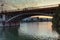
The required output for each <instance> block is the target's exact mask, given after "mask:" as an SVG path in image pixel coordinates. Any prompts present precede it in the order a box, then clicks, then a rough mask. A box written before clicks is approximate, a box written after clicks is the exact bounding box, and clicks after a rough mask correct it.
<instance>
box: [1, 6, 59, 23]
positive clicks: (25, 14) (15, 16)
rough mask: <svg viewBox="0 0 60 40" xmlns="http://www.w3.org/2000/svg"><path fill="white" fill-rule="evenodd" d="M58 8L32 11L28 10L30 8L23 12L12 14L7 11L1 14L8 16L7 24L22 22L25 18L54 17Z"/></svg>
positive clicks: (13, 12) (12, 12)
mask: <svg viewBox="0 0 60 40" xmlns="http://www.w3.org/2000/svg"><path fill="white" fill-rule="evenodd" d="M57 8H58V7H50V8H37V9H32V10H28V8H25V9H23V10H22V11H11V12H6V11H5V12H2V13H0V14H4V15H6V22H9V21H20V20H21V19H23V18H26V17H30V16H34V15H44V16H53V15H54V14H55V11H56V9H57Z"/></svg>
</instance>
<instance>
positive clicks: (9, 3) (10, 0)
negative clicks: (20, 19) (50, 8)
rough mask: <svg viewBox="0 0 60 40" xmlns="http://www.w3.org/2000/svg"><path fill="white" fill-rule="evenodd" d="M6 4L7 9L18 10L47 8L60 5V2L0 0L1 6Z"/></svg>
mask: <svg viewBox="0 0 60 40" xmlns="http://www.w3.org/2000/svg"><path fill="white" fill-rule="evenodd" d="M1 1H2V2H3V3H5V5H4V6H5V7H4V8H5V9H16V8H20V9H22V8H25V7H35V6H45V5H51V4H59V3H60V0H0V4H1V3H2V2H1Z"/></svg>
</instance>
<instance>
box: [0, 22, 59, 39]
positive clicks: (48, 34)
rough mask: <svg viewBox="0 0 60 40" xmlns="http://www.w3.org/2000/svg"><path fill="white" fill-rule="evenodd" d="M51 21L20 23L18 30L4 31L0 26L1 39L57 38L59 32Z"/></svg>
mask: <svg viewBox="0 0 60 40" xmlns="http://www.w3.org/2000/svg"><path fill="white" fill-rule="evenodd" d="M51 26H52V23H51V22H29V23H20V27H19V28H18V30H16V31H12V30H11V31H7V30H6V31H3V30H2V29H3V28H2V27H1V28H0V40H57V39H58V36H59V34H58V33H57V32H56V31H53V30H52V27H51Z"/></svg>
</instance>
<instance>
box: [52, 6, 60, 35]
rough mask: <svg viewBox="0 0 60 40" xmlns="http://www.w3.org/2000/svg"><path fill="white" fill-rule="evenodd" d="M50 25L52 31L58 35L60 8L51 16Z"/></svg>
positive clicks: (59, 29) (59, 31) (59, 30)
mask: <svg viewBox="0 0 60 40" xmlns="http://www.w3.org/2000/svg"><path fill="white" fill-rule="evenodd" d="M52 23H53V26H52V27H53V29H54V30H55V31H57V32H58V33H59V34H60V6H59V8H57V9H56V11H55V15H54V16H53V19H52Z"/></svg>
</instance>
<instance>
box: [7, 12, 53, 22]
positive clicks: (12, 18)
mask: <svg viewBox="0 0 60 40" xmlns="http://www.w3.org/2000/svg"><path fill="white" fill-rule="evenodd" d="M35 15H43V16H52V17H53V15H52V14H49V13H40V12H29V13H21V14H18V15H15V16H13V17H11V18H9V19H8V20H7V21H6V22H9V21H14V20H19V21H20V20H22V19H23V18H27V17H30V16H35Z"/></svg>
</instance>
